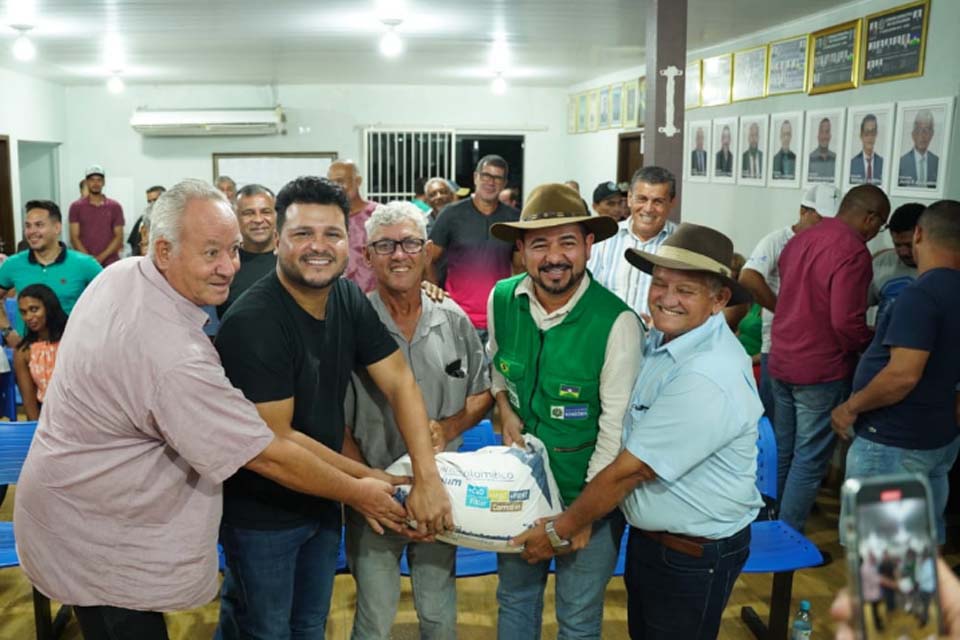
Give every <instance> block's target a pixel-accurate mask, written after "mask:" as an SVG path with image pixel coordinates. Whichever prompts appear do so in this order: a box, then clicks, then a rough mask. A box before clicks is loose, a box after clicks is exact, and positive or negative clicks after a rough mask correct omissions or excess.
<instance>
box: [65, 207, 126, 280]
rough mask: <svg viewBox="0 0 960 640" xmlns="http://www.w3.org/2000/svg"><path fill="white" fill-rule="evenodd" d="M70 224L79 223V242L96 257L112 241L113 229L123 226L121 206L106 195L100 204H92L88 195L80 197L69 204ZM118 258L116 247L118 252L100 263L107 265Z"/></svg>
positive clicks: (114, 234)
mask: <svg viewBox="0 0 960 640" xmlns="http://www.w3.org/2000/svg"><path fill="white" fill-rule="evenodd" d="M70 224H79V225H80V242H82V243H83V246H84V248H86V250H87V251H88V252H90V255H92V256H93V257H94V258H96V257H97V256H98V255H100V252H101V251H103V250H104V249H106V248H107V247H108V246H109V245H110V243H111V242H112V241H113V238H114V237H115V236H116V233H115V232H114V229H115V228H116V227H120V228H121V229H122V228H123V207H121V206H120V203H119V202H117V201H116V200H111V199H110V198H107V197H104V200H103V204H102V205H100V206H97V205H95V204H92V203H91V202H90V198H89V197H87V198H80V199H79V200H77V201H76V202H74V203H73V204H71V205H70ZM121 246H122V245H121ZM119 259H120V254H119V249H118V253H114V254H113V255H109V256H107V257H106V258H105V259H104V261H103V263H102V264H103V266H107V265H108V264H113V263H114V262H116V261H117V260H119Z"/></svg>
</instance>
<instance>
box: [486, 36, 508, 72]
mask: <svg viewBox="0 0 960 640" xmlns="http://www.w3.org/2000/svg"><path fill="white" fill-rule="evenodd" d="M509 65H510V49H509V48H508V47H507V42H506V41H505V40H494V42H493V44H492V45H490V68H491V69H493V70H494V71H496V72H498V73H500V72H503V71H506V70H507V67H508V66H509Z"/></svg>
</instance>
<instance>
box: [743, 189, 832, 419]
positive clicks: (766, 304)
mask: <svg viewBox="0 0 960 640" xmlns="http://www.w3.org/2000/svg"><path fill="white" fill-rule="evenodd" d="M839 204H840V190H839V189H837V188H836V187H834V186H833V185H831V184H817V185H814V186H812V187H810V188H809V189H807V191H806V192H805V193H804V194H803V199H802V200H800V219H799V220H797V222H796V223H794V224H792V225H790V226H787V227H784V228H782V229H777V230H776V231H772V232H771V233H768V234H767V235H765V236H764V237H763V239H761V240H760V242H758V243H757V246H756V248H755V249H754V250H753V253H751V254H750V258H749V259H748V260H747V263H746V264H745V265H744V266H743V269H742V270H741V271H740V284H742V285H743V286H745V287H746V288H747V289H748V290H749V291H750V293H752V294H753V299H754V300H756V301H757V302H758V303H759V304H760V306H762V307H763V312H762V313H761V315H760V317H761V320H762V322H763V325H762V328H761V346H760V401H761V402H763V412H764V413H765V414H766V416H767V417H768V418H770V420H771V421H772V420H773V391H772V390H771V387H770V374H769V372H768V371H767V359H768V358H769V356H770V344H771V340H770V329H771V327H772V326H773V312H774V311H775V310H776V307H777V293H778V292H779V291H780V270H779V267H778V266H777V262H778V261H779V260H780V253H781V252H782V251H783V248H784V247H785V246H787V242H789V241H790V238H792V237H793V236H795V235H796V234H798V233H800V232H801V231H803V230H804V229H809V228H810V227H812V226H814V225H815V224H817V223H818V222H820V221H821V220H823V219H824V218H825V217H826V218H832V217H833V216H835V215H836V214H837V205H839Z"/></svg>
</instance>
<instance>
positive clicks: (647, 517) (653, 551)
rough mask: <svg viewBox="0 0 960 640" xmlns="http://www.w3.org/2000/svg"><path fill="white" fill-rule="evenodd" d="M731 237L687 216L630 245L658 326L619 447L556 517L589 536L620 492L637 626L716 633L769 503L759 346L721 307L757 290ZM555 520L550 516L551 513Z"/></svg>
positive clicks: (563, 533)
mask: <svg viewBox="0 0 960 640" xmlns="http://www.w3.org/2000/svg"><path fill="white" fill-rule="evenodd" d="M732 255H733V243H732V242H731V241H730V239H729V238H727V237H726V236H725V235H723V234H722V233H720V232H718V231H714V230H713V229H709V228H707V227H701V226H699V225H694V224H681V225H679V226H678V227H677V230H676V231H675V232H674V233H673V235H671V236H670V237H669V238H667V240H666V241H665V242H664V243H663V244H662V245H661V246H660V247H659V248H658V249H657V251H656V253H646V252H642V251H636V250H633V249H630V250H627V252H626V259H627V260H628V261H629V262H630V264H631V265H633V266H634V267H637V268H638V269H640V270H642V271H644V272H646V273H649V274H650V275H651V276H652V281H651V284H650V294H649V297H648V302H649V304H650V313H651V315H652V316H653V324H654V326H655V327H656V328H655V329H653V330H651V332H650V335H648V336H647V339H646V342H645V343H644V348H643V366H642V367H641V369H640V375H639V376H638V377H637V381H636V384H635V386H634V388H633V394H632V397H631V399H630V409H629V413H628V414H627V415H626V416H625V417H624V420H623V448H624V450H623V451H622V452H621V453H620V455H618V456H617V458H616V459H615V460H614V461H613V462H612V463H611V464H610V465H609V466H607V467H606V468H605V469H603V470H602V471H601V472H600V473H598V474H597V476H596V477H595V478H594V479H593V480H591V481H590V483H589V484H587V486H586V487H584V489H583V491H582V493H581V494H580V496H579V497H578V498H577V500H576V501H575V502H574V503H573V504H572V505H570V507H569V508H568V509H567V510H566V511H564V512H563V513H562V514H561V515H560V516H559V517H557V518H556V519H555V520H554V521H553V522H552V525H553V536H554V537H559V538H560V539H562V540H569V541H570V546H571V547H572V548H574V549H577V548H579V546H580V544H581V542H580V536H581V533H580V532H581V531H583V530H585V529H587V530H588V528H589V526H590V525H591V523H593V522H594V521H595V520H597V519H598V518H602V517H603V516H604V515H605V514H607V513H609V512H610V510H611V509H614V508H615V507H616V506H617V505H620V508H621V509H622V510H623V513H624V515H625V516H626V519H627V522H628V523H629V524H630V541H629V546H628V549H627V569H626V576H625V582H626V585H627V616H628V618H627V620H628V625H629V628H630V636H631V637H632V638H649V637H654V636H656V637H670V638H684V639H690V640H694V639H697V638H703V639H706V638H710V639H712V638H716V637H717V632H718V630H719V627H720V618H721V615H722V613H723V609H724V607H725V606H726V603H727V598H728V597H729V595H730V591H731V590H732V588H733V583H734V581H735V580H736V578H737V576H738V575H739V573H740V570H741V568H742V567H743V564H744V562H746V560H747V555H748V554H749V550H750V523H751V522H752V521H753V519H754V518H755V517H756V515H757V511H758V509H759V507H760V506H761V505H762V502H761V499H760V494H759V492H758V491H757V488H756V486H755V480H756V470H757V466H756V457H757V446H756V440H757V420H758V419H759V418H760V415H761V413H762V412H763V408H762V406H761V404H760V399H759V398H758V396H757V387H756V384H755V383H754V380H753V374H752V371H751V366H750V358H749V357H748V356H747V355H746V354H745V353H744V351H743V347H741V346H740V343H739V342H738V341H737V339H736V338H735V337H734V335H733V333H732V332H731V331H730V329H729V328H728V327H727V324H726V322H725V321H724V317H723V313H722V311H723V308H724V307H725V306H727V305H728V304H733V305H736V304H743V303H745V302H749V301H750V294H749V293H748V292H747V291H746V289H744V288H743V287H742V286H741V285H740V284H739V283H738V282H736V281H735V280H733V279H732V278H731V271H730V268H729V267H728V266H727V265H729V264H730V258H731V257H732ZM548 526H549V523H548ZM514 542H515V543H517V544H525V550H524V554H523V555H524V557H526V558H528V559H529V560H530V561H531V562H533V561H543V560H545V559H547V558H549V557H550V556H551V555H553V554H554V553H555V547H556V545H555V544H551V540H550V536H549V533H548V532H547V530H546V526H544V525H539V526H537V527H536V528H534V529H531V530H530V531H528V532H526V533H524V534H523V535H521V536H519V537H518V538H517V539H516V540H515V541H514Z"/></svg>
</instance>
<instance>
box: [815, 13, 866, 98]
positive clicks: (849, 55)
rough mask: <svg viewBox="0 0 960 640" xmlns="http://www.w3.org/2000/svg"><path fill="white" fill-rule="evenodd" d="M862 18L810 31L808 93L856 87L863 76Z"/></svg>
mask: <svg viewBox="0 0 960 640" xmlns="http://www.w3.org/2000/svg"><path fill="white" fill-rule="evenodd" d="M862 26H863V21H862V20H861V19H859V18H857V19H856V20H851V21H850V22H844V23H843V24H838V25H836V26H833V27H829V28H827V29H821V30H820V31H816V32H814V33H811V34H810V44H809V45H807V47H808V49H809V54H808V55H809V56H810V64H809V65H807V93H809V94H810V95H816V94H818V93H828V92H830V91H842V90H844V89H855V88H856V87H857V84H858V82H859V79H860V66H859V62H860V29H861V27H862Z"/></svg>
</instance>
